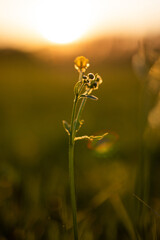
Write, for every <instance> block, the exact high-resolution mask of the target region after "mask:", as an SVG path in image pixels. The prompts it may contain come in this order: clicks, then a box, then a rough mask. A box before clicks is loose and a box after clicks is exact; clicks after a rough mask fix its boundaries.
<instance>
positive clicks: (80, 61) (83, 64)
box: [74, 56, 89, 72]
mask: <svg viewBox="0 0 160 240" xmlns="http://www.w3.org/2000/svg"><path fill="white" fill-rule="evenodd" d="M74 66H75V69H77V70H78V72H80V71H82V72H85V71H86V69H87V68H88V67H89V60H88V59H87V58H85V57H83V56H79V57H77V58H76V59H75V60H74Z"/></svg>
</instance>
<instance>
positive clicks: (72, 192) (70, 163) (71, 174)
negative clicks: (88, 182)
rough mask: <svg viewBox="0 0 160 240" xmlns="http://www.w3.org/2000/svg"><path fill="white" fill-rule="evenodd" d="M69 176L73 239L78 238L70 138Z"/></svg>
mask: <svg viewBox="0 0 160 240" xmlns="http://www.w3.org/2000/svg"><path fill="white" fill-rule="evenodd" d="M69 176H70V194H71V205H72V214H73V230H74V240H78V225H77V206H76V192H75V178H74V142H73V141H72V139H71V138H70V142H69Z"/></svg>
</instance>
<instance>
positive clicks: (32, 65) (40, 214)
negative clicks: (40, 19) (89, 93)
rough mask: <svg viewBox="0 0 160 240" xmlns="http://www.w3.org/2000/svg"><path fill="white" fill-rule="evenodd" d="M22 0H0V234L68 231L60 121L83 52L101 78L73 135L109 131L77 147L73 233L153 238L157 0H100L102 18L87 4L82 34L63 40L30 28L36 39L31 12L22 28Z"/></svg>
mask: <svg viewBox="0 0 160 240" xmlns="http://www.w3.org/2000/svg"><path fill="white" fill-rule="evenodd" d="M28 2H29V3H28V5H27V4H26V3H25V4H26V5H25V4H24V5H23V4H22V1H18V0H16V1H14V3H13V1H12V2H10V1H9V0H8V1H5V2H4V1H1V10H0V11H2V10H3V14H1V17H0V20H1V19H2V20H3V21H1V22H0V25H1V26H2V27H1V29H0V34H1V39H0V46H1V49H0V146H1V147H0V240H11V239H12V240H23V239H27V240H38V239H42V240H43V239H44V240H53V239H54V240H59V239H65V240H68V239H71V238H72V231H71V226H72V218H71V206H70V197H69V178H68V137H67V135H66V133H65V132H64V129H63V127H62V120H63V119H65V120H67V121H70V115H71V109H72V102H73V87H74V84H75V83H76V81H77V79H78V73H77V72H76V70H75V69H74V64H73V61H74V59H75V57H76V56H78V55H84V56H86V57H87V58H89V60H90V68H89V72H94V73H96V72H98V73H99V74H100V75H101V76H102V78H103V84H102V85H101V86H100V88H99V89H98V91H95V93H94V94H95V95H96V96H97V97H98V98H99V100H98V101H92V100H88V102H87V104H86V108H85V110H84V113H83V119H84V120H85V123H84V126H83V127H82V129H81V130H80V132H79V134H80V135H83V134H88V135H92V134H99V133H103V132H106V131H108V132H109V135H108V136H107V137H106V138H105V139H104V140H103V141H101V142H98V143H97V144H96V145H95V146H92V145H91V144H90V143H88V142H85V141H84V142H83V141H82V142H79V143H77V144H76V148H75V161H76V162H75V167H76V186H77V205H78V219H79V234H80V239H86V240H100V239H103V240H104V239H109V240H116V239H118V240H121V239H123V240H124V239H147V240H150V239H159V237H160V232H159V213H160V188H159V183H160V182H159V171H160V164H159V159H160V102H159V90H160V70H159V69H160V60H159V59H160V58H159V56H160V55H159V54H160V35H159V33H160V32H159V31H158V27H159V25H158V24H159V22H160V19H159V15H158V14H157V12H159V11H158V9H159V8H160V7H159V3H158V1H152V7H151V4H149V2H148V1H145V2H144V1H140V3H138V2H136V1H135V3H133V2H132V1H128V2H127V1H123V4H122V5H118V3H117V1H112V3H111V1H108V6H110V8H109V9H110V11H109V10H108V12H110V15H109V16H108V15H107V7H106V5H107V1H100V2H99V4H98V3H97V1H93V3H94V4H92V7H93V6H94V7H95V8H94V11H95V12H96V10H97V19H99V21H98V20H97V24H96V19H94V24H93V25H92V27H91V28H90V29H89V30H88V35H85V37H86V38H85V37H84V38H83V39H82V40H81V41H77V42H75V43H70V44H68V45H54V44H51V43H50V44H49V43H47V41H46V40H45V41H44V39H42V38H40V37H38V36H37V35H36V40H35V38H34V34H36V33H35V32H34V30H33V29H32V31H33V32H34V33H33V34H32V32H31V29H30V27H31V26H32V18H29V17H28V19H29V20H30V25H29V27H28V28H26V30H25V27H24V23H23V22H25V21H27V20H26V18H23V16H24V14H23V13H26V15H27V16H29V13H32V14H33V9H32V6H33V5H34V6H37V5H36V4H37V1H33V3H34V4H33V3H32V2H31V1H28ZM129 2H130V5H129ZM100 3H101V4H100ZM136 4H138V6H139V8H136V6H137V5H136ZM22 5H23V8H21V7H22ZM119 7H121V8H120V9H119ZM143 7H145V11H144V8H143ZM15 9H16V10H15ZM13 10H15V11H13ZM30 10H31V11H30ZM16 11H17V12H16ZM7 12H8V16H10V18H8V16H7V15H6V13H7ZM95 12H93V14H95ZM111 12H112V14H111ZM20 13H21V14H20ZM100 13H101V14H100ZM122 13H124V15H123V18H122V15H121V14H122ZM131 13H132V14H133V15H132V16H137V15H136V14H138V13H139V15H138V17H137V18H133V17H132V16H131ZM142 13H143V14H144V15H142ZM18 14H19V15H18ZM33 15H34V14H33ZM115 15H116V17H115ZM31 16H32V15H31ZM100 16H101V17H100ZM153 16H154V17H153ZM5 19H7V20H5ZM8 19H10V20H8ZM13 19H14V20H15V22H13V21H12V20H13ZM120 19H121V21H120ZM131 19H132V21H131ZM133 19H136V21H134V20H133ZM137 19H139V22H140V24H138V20H137ZM20 20H21V21H20ZM111 20H112V21H111ZM127 20H128V24H126V25H125V26H127V27H126V29H128V31H127V30H126V32H125V31H124V29H125V27H124V28H123V27H122V25H123V24H122V23H124V22H126V21H127ZM64 21H65V19H64ZM102 22H103V24H102ZM131 22H132V24H131ZM27 23H28V22H27ZM109 23H110V24H111V26H115V27H113V29H114V31H113V32H114V33H112V31H111V32H109V29H110V28H111V27H110V26H109ZM113 23H114V24H113ZM149 23H150V24H149ZM5 24H6V25H5ZM7 24H8V25H7ZM99 24H100V25H99ZM152 24H154V26H153V25H152ZM19 25H21V28H20V27H18V26H19ZM118 26H120V27H121V29H122V30H121V31H120V30H118V28H119V27H118ZM94 27H95V28H94ZM22 28H23V31H24V32H25V33H24V32H23V31H22V32H21V31H19V30H20V29H22ZM129 28H130V30H131V29H132V31H131V32H130V31H129ZM142 28H143V37H142V34H139V32H140V31H141V29H142ZM9 29H10V31H9ZM135 30H137V34H135V35H134V36H133V33H134V31H135ZM51 31H52V29H51ZM89 32H90V33H91V32H92V34H91V35H89ZM122 33H123V34H122ZM144 33H147V34H144ZM153 33H154V34H153ZM140 35H141V36H140ZM144 35H145V36H144ZM134 194H135V195H134ZM142 200H143V201H144V202H142ZM147 204H148V205H147Z"/></svg>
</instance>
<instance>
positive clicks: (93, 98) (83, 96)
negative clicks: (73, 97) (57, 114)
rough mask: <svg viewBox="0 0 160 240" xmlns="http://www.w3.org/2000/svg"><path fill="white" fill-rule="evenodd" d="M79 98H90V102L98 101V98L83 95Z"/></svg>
mask: <svg viewBox="0 0 160 240" xmlns="http://www.w3.org/2000/svg"><path fill="white" fill-rule="evenodd" d="M80 98H90V99H92V100H98V98H97V97H96V96H94V95H85V94H82V95H81V96H80Z"/></svg>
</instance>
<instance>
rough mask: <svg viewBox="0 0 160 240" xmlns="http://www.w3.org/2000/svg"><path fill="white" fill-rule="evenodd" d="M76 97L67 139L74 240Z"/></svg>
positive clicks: (75, 233) (75, 219)
mask: <svg viewBox="0 0 160 240" xmlns="http://www.w3.org/2000/svg"><path fill="white" fill-rule="evenodd" d="M81 78H82V72H80V73H79V81H81ZM77 102H78V96H75V98H74V102H73V109H72V116H71V134H70V138H69V179H70V196H71V206H72V214H73V230H74V240H78V224H77V206H76V190H75V174H74V138H75V135H76V131H75V126H74V120H75V114H76V107H77Z"/></svg>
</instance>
